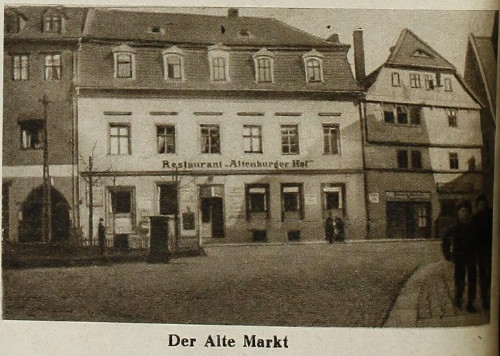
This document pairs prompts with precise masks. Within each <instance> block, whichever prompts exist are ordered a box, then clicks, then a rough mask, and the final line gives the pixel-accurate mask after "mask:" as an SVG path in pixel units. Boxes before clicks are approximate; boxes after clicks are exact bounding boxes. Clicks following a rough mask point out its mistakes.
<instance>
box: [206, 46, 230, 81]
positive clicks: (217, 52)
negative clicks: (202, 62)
mask: <svg viewBox="0 0 500 356" xmlns="http://www.w3.org/2000/svg"><path fill="white" fill-rule="evenodd" d="M208 61H209V65H210V80H211V81H213V82H226V81H229V47H226V46H224V45H223V44H222V43H218V44H216V45H214V46H210V47H208Z"/></svg>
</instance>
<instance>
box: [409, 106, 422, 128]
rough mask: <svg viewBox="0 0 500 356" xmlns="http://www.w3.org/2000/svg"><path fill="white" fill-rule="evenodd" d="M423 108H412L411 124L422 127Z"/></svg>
mask: <svg viewBox="0 0 500 356" xmlns="http://www.w3.org/2000/svg"><path fill="white" fill-rule="evenodd" d="M421 111H422V108H421V107H420V106H410V124H411V125H420V121H421V120H420V114H421Z"/></svg>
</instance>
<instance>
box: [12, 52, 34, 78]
mask: <svg viewBox="0 0 500 356" xmlns="http://www.w3.org/2000/svg"><path fill="white" fill-rule="evenodd" d="M24 57H25V58H26V61H25V63H26V67H23V58H24ZM16 59H18V60H19V66H17V65H16ZM23 69H25V71H23ZM23 72H24V73H25V74H26V77H25V78H23ZM16 73H17V74H19V75H18V77H19V78H17V76H16ZM29 79H30V55H29V53H18V54H13V55H12V80H13V81H15V82H20V81H24V80H29Z"/></svg>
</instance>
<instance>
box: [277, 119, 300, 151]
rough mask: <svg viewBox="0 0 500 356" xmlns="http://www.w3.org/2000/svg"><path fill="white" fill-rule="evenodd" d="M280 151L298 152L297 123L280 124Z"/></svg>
mask: <svg viewBox="0 0 500 356" xmlns="http://www.w3.org/2000/svg"><path fill="white" fill-rule="evenodd" d="M281 152H282V153H283V154H299V128H298V126H297V125H283V126H281Z"/></svg>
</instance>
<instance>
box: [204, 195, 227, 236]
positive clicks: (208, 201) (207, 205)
mask: <svg viewBox="0 0 500 356" xmlns="http://www.w3.org/2000/svg"><path fill="white" fill-rule="evenodd" d="M222 195H223V186H202V187H201V192H200V198H201V202H200V205H201V206H200V209H201V229H202V236H203V237H212V238H222V237H224V199H223V196H222Z"/></svg>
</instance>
